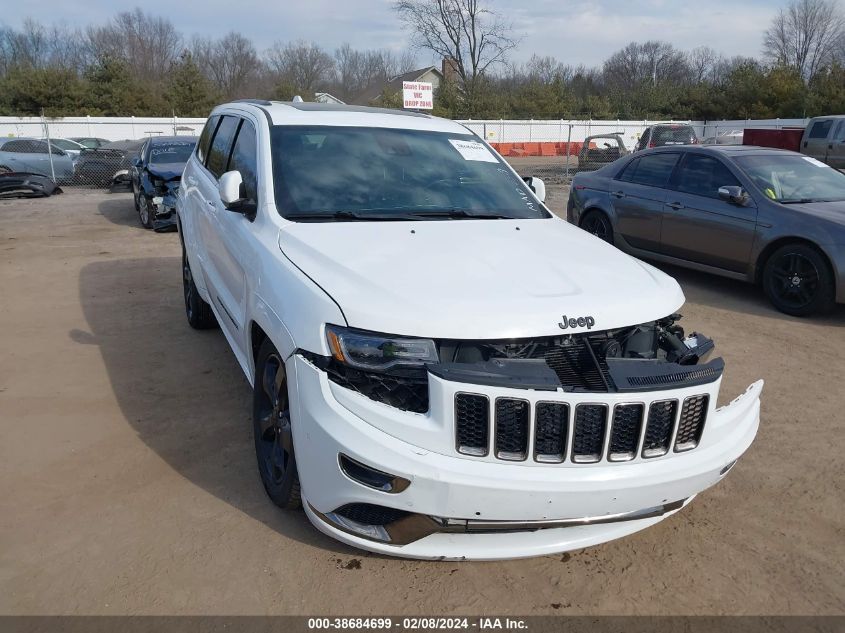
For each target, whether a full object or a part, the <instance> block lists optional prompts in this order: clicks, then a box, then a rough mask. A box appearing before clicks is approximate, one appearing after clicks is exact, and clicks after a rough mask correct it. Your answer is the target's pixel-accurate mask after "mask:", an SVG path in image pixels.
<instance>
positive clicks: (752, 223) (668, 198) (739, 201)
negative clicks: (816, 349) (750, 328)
mask: <svg viewBox="0 0 845 633" xmlns="http://www.w3.org/2000/svg"><path fill="white" fill-rule="evenodd" d="M567 219H568V220H569V221H570V222H572V223H573V224H576V225H578V226H580V227H581V228H583V229H584V230H586V231H588V232H590V233H593V234H594V235H596V236H597V237H600V238H601V239H603V240H605V241H607V242H610V243H612V244H615V245H616V246H617V247H618V248H620V249H622V250H623V251H625V252H627V253H630V254H632V255H635V256H637V257H642V258H647V259H653V260H657V261H661V262H667V263H670V264H676V265H679V266H686V267H688V268H694V269H697V270H702V271H705V272H711V273H715V274H718V275H723V276H726V277H732V278H734V279H742V280H745V281H749V282H751V283H757V284H760V285H762V287H763V290H764V291H765V293H766V295H767V296H768V297H769V299H770V300H771V302H772V303H773V304H774V305H775V307H776V308H778V309H779V310H781V311H782V312H786V313H787V314H792V315H796V316H805V315H809V314H813V313H823V312H826V311H829V310H830V309H832V308H833V306H834V303H845V174H843V173H842V172H839V171H837V170H835V169H833V168H832V167H829V166H827V165H825V164H824V163H822V162H820V161H818V160H816V159H814V158H811V157H809V156H804V155H802V154H799V153H797V152H790V151H787V150H779V149H769V148H762V147H752V146H747V145H710V146H702V145H699V146H673V147H662V148H659V149H653V150H646V151H644V152H640V153H637V154H633V155H631V156H627V157H625V158H621V159H619V160H618V161H616V162H615V163H612V164H611V165H608V166H607V167H603V168H601V169H599V170H597V171H594V172H582V173H579V174H578V175H576V176H575V178H574V179H573V181H572V188H571V190H570V194H569V203H568V206H567Z"/></svg>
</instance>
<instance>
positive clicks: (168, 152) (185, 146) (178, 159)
mask: <svg viewBox="0 0 845 633" xmlns="http://www.w3.org/2000/svg"><path fill="white" fill-rule="evenodd" d="M195 145H196V141H174V142H172V143H156V144H155V145H153V146H152V147H151V148H150V164H156V163H187V162H188V159H189V158H190V157H191V152H193V151H194V146H195Z"/></svg>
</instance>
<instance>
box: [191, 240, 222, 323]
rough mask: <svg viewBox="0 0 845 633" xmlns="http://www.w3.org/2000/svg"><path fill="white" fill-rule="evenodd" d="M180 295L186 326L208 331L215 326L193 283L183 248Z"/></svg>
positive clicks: (215, 320)
mask: <svg viewBox="0 0 845 633" xmlns="http://www.w3.org/2000/svg"><path fill="white" fill-rule="evenodd" d="M182 293H183V295H184V297H185V316H186V317H188V324H189V325H190V326H191V327H192V328H194V329H195V330H208V329H210V328H213V327H215V326H216V325H217V319H216V318H215V317H214V312H212V311H211V306H210V305H208V304H207V303H206V302H205V301H204V300H203V298H202V297H201V296H200V293H199V291H198V290H197V286H196V284H195V283H194V275H193V273H192V272H191V263H190V262H189V261H188V254H187V253H186V252H185V249H184V247H183V248H182Z"/></svg>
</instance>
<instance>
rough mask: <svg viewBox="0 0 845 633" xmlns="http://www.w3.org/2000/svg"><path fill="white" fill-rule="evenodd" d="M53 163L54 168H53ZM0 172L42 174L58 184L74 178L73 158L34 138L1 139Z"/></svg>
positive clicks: (52, 145) (54, 146)
mask: <svg viewBox="0 0 845 633" xmlns="http://www.w3.org/2000/svg"><path fill="white" fill-rule="evenodd" d="M51 161H52V166H51ZM0 172H23V173H30V174H40V175H42V176H48V177H50V178H52V177H53V175H54V174H55V179H56V181H58V182H63V181H67V180H69V179H70V178H71V177H72V176H73V158H72V157H71V156H69V155H68V153H67V152H65V151H64V150H62V149H59V148H58V147H56V145H54V144H51V146H50V147H49V148H48V147H47V141H42V140H40V139H34V138H6V139H0Z"/></svg>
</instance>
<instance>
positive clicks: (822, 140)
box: [801, 118, 836, 162]
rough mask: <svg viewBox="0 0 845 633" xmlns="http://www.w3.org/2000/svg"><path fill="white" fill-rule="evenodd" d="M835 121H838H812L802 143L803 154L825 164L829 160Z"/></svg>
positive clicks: (820, 119)
mask: <svg viewBox="0 0 845 633" xmlns="http://www.w3.org/2000/svg"><path fill="white" fill-rule="evenodd" d="M835 121H836V119H826V118H818V119H813V120H812V121H810V125H808V126H807V131H806V132H805V133H804V140H803V141H802V142H801V153H802V154H806V155H807V156H812V157H813V158H815V159H817V160H820V161H822V162H824V161H825V160H826V159H827V146H828V137H829V136H830V135H831V133H832V132H833V124H834V123H835Z"/></svg>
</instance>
